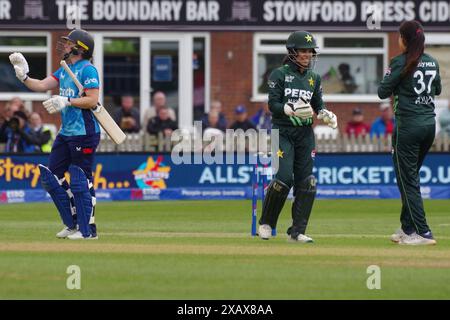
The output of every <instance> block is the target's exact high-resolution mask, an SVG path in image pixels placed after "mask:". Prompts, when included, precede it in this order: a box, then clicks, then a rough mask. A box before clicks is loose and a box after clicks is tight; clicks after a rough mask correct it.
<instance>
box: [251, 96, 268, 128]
mask: <svg viewBox="0 0 450 320" xmlns="http://www.w3.org/2000/svg"><path fill="white" fill-rule="evenodd" d="M271 121H272V113H271V112H270V110H269V104H268V103H267V102H265V103H264V104H263V105H262V107H261V109H259V110H258V111H257V112H256V114H255V115H254V116H253V118H252V122H253V124H254V125H255V126H256V128H257V129H266V130H269V131H270V129H271V128H272V122H271Z"/></svg>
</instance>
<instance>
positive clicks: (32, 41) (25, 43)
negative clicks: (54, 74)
mask: <svg viewBox="0 0 450 320" xmlns="http://www.w3.org/2000/svg"><path fill="white" fill-rule="evenodd" d="M49 43H50V40H49V35H47V34H40V35H36V36H34V35H33V36H30V35H29V33H28V35H25V34H21V33H18V34H16V35H11V32H8V35H7V36H5V35H2V34H0V95H1V96H2V97H3V98H4V99H9V97H10V96H11V95H13V96H16V95H18V94H20V96H21V97H23V98H27V96H29V98H30V99H31V98H33V99H37V100H40V99H46V98H47V96H48V95H47V94H45V93H44V94H42V93H37V94H36V93H33V92H32V91H31V90H29V89H28V88H27V87H26V86H25V85H24V84H23V83H21V82H20V81H19V80H18V79H17V78H16V74H15V72H14V68H13V67H12V66H11V63H10V62H9V55H10V54H11V53H12V52H16V51H17V52H22V53H23V55H24V56H25V58H26V59H27V61H28V65H29V67H30V73H29V75H30V77H32V78H36V79H44V78H46V77H47V76H48V75H49V74H50V72H51V70H50V61H51V58H50V55H49V54H48V52H51V49H50V48H49V47H48V45H49Z"/></svg>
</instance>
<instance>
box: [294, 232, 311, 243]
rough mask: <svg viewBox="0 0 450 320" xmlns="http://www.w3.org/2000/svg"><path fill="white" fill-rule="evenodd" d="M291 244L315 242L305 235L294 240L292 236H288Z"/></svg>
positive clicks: (300, 235)
mask: <svg viewBox="0 0 450 320" xmlns="http://www.w3.org/2000/svg"><path fill="white" fill-rule="evenodd" d="M288 241H289V242H301V243H313V242H314V240H313V239H312V238H310V237H308V236H306V235H304V234H299V235H298V236H297V238H293V237H291V236H290V235H289V236H288Z"/></svg>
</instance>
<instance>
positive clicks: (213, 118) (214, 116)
mask: <svg viewBox="0 0 450 320" xmlns="http://www.w3.org/2000/svg"><path fill="white" fill-rule="evenodd" d="M202 128H203V131H204V130H205V129H207V128H214V129H218V130H220V131H223V132H225V130H226V127H224V126H223V125H221V124H220V114H219V112H217V111H216V110H211V111H210V112H209V113H208V119H207V120H206V121H205V122H203V123H202Z"/></svg>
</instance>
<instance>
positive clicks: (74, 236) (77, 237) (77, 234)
mask: <svg viewBox="0 0 450 320" xmlns="http://www.w3.org/2000/svg"><path fill="white" fill-rule="evenodd" d="M67 239H70V240H97V239H98V237H97V236H95V237H93V236H89V237H87V238H85V237H83V235H82V234H81V232H80V231H77V232H75V233H73V234H71V235H70V236H68V237H67Z"/></svg>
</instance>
